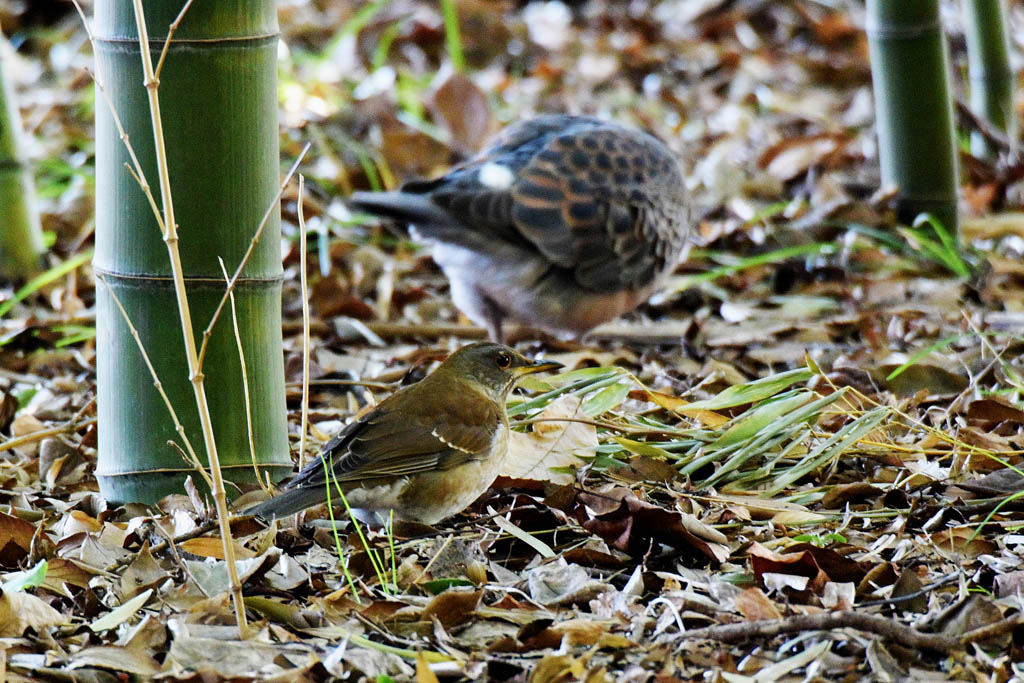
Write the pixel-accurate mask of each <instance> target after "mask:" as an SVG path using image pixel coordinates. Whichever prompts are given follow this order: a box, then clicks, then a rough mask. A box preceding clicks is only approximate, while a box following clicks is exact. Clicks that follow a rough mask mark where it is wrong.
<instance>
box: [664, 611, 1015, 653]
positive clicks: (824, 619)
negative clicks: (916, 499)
mask: <svg viewBox="0 0 1024 683" xmlns="http://www.w3.org/2000/svg"><path fill="white" fill-rule="evenodd" d="M1020 626H1024V612H1022V613H1018V614H1014V615H1013V616H1010V617H1007V618H1005V619H1003V620H1001V621H997V622H995V623H994V624H990V625H988V626H983V627H981V628H976V629H974V630H972V631H967V632H966V633H962V634H960V635H959V636H948V635H944V634H941V633H924V632H922V631H918V630H917V629H915V628H913V627H911V626H907V625H906V624H902V623H900V622H898V621H895V620H893V619H888V618H886V617H880V616H877V615H874V614H864V613H862V612H856V611H852V610H846V611H842V612H827V613H824V614H798V615H794V616H790V617H784V618H782V619H763V620H760V621H745V622H742V623H738V624H721V625H718V626H707V627H705V628H698V629H693V630H692V631H686V632H685V633H683V634H682V638H683V639H684V640H713V641H721V642H725V643H737V642H742V641H746V640H753V639H757V638H772V637H775V636H779V635H783V634H787V633H800V632H803V631H825V630H831V629H837V628H852V629H856V630H858V631H864V632H865V633H873V634H875V635H878V636H881V637H883V638H886V639H889V640H892V641H895V642H897V643H899V644H900V645H904V646H906V647H911V648H915V649H922V650H931V651H933V652H941V653H949V652H951V651H953V650H957V649H961V648H964V647H966V646H967V645H969V644H971V643H975V642H978V641H982V640H988V639H990V638H994V637H996V636H1000V635H1003V634H1006V633H1009V632H1010V631H1012V630H1013V629H1015V628H1018V627H1020Z"/></svg>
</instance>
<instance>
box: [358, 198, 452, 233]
mask: <svg viewBox="0 0 1024 683" xmlns="http://www.w3.org/2000/svg"><path fill="white" fill-rule="evenodd" d="M348 205H349V207H350V208H352V209H355V210H357V211H365V212H366V213H372V214H374V215H376V216H380V217H382V218H390V219H392V220H396V221H399V222H401V223H407V224H412V225H416V226H417V227H421V228H429V227H430V226H435V225H444V224H446V223H448V222H449V221H450V220H451V218H450V217H449V216H448V215H447V214H446V213H445V212H444V210H443V209H441V208H440V207H438V206H437V205H435V204H434V203H433V202H431V201H430V198H429V197H426V196H423V195H417V194H413V193H409V192H354V193H352V196H351V197H349V200H348Z"/></svg>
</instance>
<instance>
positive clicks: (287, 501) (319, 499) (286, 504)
mask: <svg viewBox="0 0 1024 683" xmlns="http://www.w3.org/2000/svg"><path fill="white" fill-rule="evenodd" d="M325 500H326V497H325V495H324V487H323V486H308V487H299V488H294V489H285V490H284V491H282V492H281V493H280V494H278V495H276V496H274V497H273V498H269V499H267V500H265V501H263V502H262V503H257V504H256V505H254V506H252V507H250V508H246V509H245V510H243V511H242V512H243V514H246V515H255V516H256V517H260V518H262V519H267V520H270V519H273V518H275V517H277V518H282V517H287V516H288V515H294V514H295V513H296V512H301V511H303V510H305V509H306V508H309V507H313V506H314V505H319V504H320V503H323V502H324V501H325Z"/></svg>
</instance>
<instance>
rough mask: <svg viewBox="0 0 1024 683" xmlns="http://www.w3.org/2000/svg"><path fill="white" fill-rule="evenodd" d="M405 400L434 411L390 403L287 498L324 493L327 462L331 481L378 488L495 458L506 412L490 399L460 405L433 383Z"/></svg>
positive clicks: (338, 441) (347, 435)
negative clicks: (377, 483) (303, 491)
mask: <svg viewBox="0 0 1024 683" xmlns="http://www.w3.org/2000/svg"><path fill="white" fill-rule="evenodd" d="M424 381H426V380H424ZM425 390H426V391H425ZM401 394H402V395H404V396H403V397H404V398H405V399H406V400H409V401H414V402H418V403H419V405H421V406H423V405H425V406H428V407H429V408H430V409H429V410H427V411H418V412H417V413H416V414H414V415H410V414H409V412H408V411H401V410H396V407H397V406H398V405H400V404H401V403H404V402H405V401H402V402H398V401H395V400H394V399H395V398H396V397H397V396H398V395H397V394H396V395H395V396H391V397H389V398H388V399H386V400H384V401H383V402H381V404H380V405H379V406H378V407H377V408H376V409H374V410H372V411H371V412H369V413H367V414H366V415H364V416H363V417H362V418H360V419H358V420H356V421H355V422H353V423H352V424H350V425H349V426H348V427H346V428H345V429H344V430H342V432H341V433H340V434H338V435H337V436H336V437H334V438H333V439H332V440H331V441H329V442H328V443H327V444H326V445H325V446H324V448H323V450H322V451H321V454H320V457H318V458H317V459H316V460H314V461H312V462H310V463H309V464H307V465H306V467H305V468H303V470H302V472H300V473H299V474H298V475H296V477H295V478H294V479H293V480H292V481H291V482H290V483H289V484H288V485H287V487H285V493H287V491H289V490H291V489H297V488H308V487H318V488H321V489H322V488H323V487H324V485H325V483H326V470H325V468H324V462H326V463H327V465H328V467H329V468H330V470H331V478H332V479H337V481H338V482H340V483H349V482H367V483H368V484H371V485H372V483H373V481H374V480H381V479H391V478H396V477H404V476H410V475H414V474H417V473H420V472H431V471H435V470H442V471H443V470H447V469H451V468H453V467H457V466H458V465H461V464H463V463H466V462H469V461H471V460H479V459H481V458H483V457H486V455H487V454H488V453H489V452H490V447H491V441H492V439H493V437H494V433H495V430H496V429H497V428H498V427H499V426H500V424H501V413H500V412H499V411H500V409H499V407H498V406H497V405H495V404H494V402H493V401H489V400H485V399H484V397H480V399H479V400H455V398H456V397H455V395H453V394H452V393H451V392H449V393H446V394H434V395H432V392H431V391H430V387H429V383H428V384H427V385H424V384H423V383H420V384H415V385H413V386H411V387H409V388H407V389H406V390H404V391H403V392H401ZM459 398H460V399H466V397H465V396H461V395H460V396H459Z"/></svg>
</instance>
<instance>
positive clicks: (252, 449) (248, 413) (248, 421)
mask: <svg viewBox="0 0 1024 683" xmlns="http://www.w3.org/2000/svg"><path fill="white" fill-rule="evenodd" d="M217 263H219V264H220V272H222V273H224V282H225V283H227V282H230V278H229V277H228V269H227V268H225V267H224V259H222V258H220V257H219V256H218V257H217ZM231 327H232V329H233V330H234V333H235V346H236V347H237V348H238V363H239V367H240V368H241V370H242V393H243V394H244V395H245V433H246V436H247V437H248V439H249V457H250V458H252V469H253V472H254V473H255V474H256V482H257V483H258V484H259V485H260V488H262V489H263V490H264V491H267V492H268V493H269V492H270V487H269V485H268V484H266V483H264V481H263V477H262V475H261V474H260V467H259V463H258V462H256V441H255V439H253V435H252V397H251V396H250V394H249V371H248V369H247V368H246V365H245V348H244V347H243V346H242V333H241V332H240V331H239V329H238V310H237V309H236V307H235V294H234V292H232V293H231ZM269 476H270V473H269V472H268V473H267V477H268V478H269Z"/></svg>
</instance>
